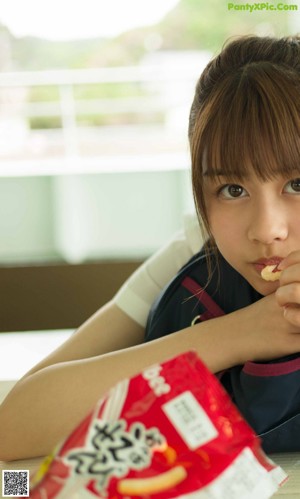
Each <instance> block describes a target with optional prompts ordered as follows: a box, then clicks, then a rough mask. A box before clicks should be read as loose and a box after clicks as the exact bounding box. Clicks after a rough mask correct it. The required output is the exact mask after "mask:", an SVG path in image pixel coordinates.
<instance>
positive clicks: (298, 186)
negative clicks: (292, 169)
mask: <svg viewBox="0 0 300 499" xmlns="http://www.w3.org/2000/svg"><path fill="white" fill-rule="evenodd" d="M284 190H285V191H286V192H288V193H291V194H298V193H299V194H300V178H294V179H293V180H290V181H289V182H288V183H287V184H286V185H285V188H284Z"/></svg>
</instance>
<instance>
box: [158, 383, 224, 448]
mask: <svg viewBox="0 0 300 499" xmlns="http://www.w3.org/2000/svg"><path fill="white" fill-rule="evenodd" d="M162 409H163V411H164V413H165V414H166V416H167V417H168V418H169V420H170V421H171V422H172V424H173V426H174V427H175V428H176V430H177V431H178V433H179V435H180V436H181V438H182V439H183V440H184V441H185V443H186V444H187V445H188V447H189V448H190V449H192V450H194V449H197V447H201V445H204V444H206V443H207V442H210V440H213V439H214V438H216V437H217V436H218V431H217V429H216V427H215V426H214V424H213V423H212V421H211V420H210V419H209V417H208V415H207V414H206V412H205V411H204V409H203V408H202V407H201V405H200V404H199V402H198V401H197V399H196V398H195V397H194V395H193V394H192V392H189V391H186V392H184V393H181V394H180V395H178V396H177V397H175V398H173V399H172V400H170V401H169V402H167V403H166V404H164V405H163V406H162Z"/></svg>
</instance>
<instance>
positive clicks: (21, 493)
mask: <svg viewBox="0 0 300 499" xmlns="http://www.w3.org/2000/svg"><path fill="white" fill-rule="evenodd" d="M2 496H3V497H29V470H2Z"/></svg>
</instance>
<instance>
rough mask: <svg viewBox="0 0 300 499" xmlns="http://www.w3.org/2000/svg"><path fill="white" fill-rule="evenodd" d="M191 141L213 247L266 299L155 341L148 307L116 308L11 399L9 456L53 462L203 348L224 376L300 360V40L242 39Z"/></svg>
mask: <svg viewBox="0 0 300 499" xmlns="http://www.w3.org/2000/svg"><path fill="white" fill-rule="evenodd" d="M189 136H190V145H191V156H192V174H193V187H194V194H195V202H196V207H197V210H198V214H199V219H200V221H201V223H202V224H203V228H204V237H205V238H206V240H207V245H206V246H207V247H208V248H213V249H215V250H216V252H219V253H220V254H221V255H222V257H223V258H224V259H225V260H226V261H227V263H228V265H230V266H231V267H232V269H233V270H234V271H236V272H237V273H238V274H239V275H240V276H241V277H242V278H244V279H245V280H246V281H247V282H248V284H249V286H250V287H251V288H252V289H253V290H254V292H255V293H259V294H260V295H261V297H260V299H258V300H256V301H254V302H253V303H251V304H249V305H247V306H245V307H243V308H240V309H238V310H234V307H233V310H234V311H230V310H229V311H228V313H227V314H226V315H224V316H222V317H218V318H215V319H211V320H208V321H206V322H202V323H198V324H196V325H194V326H193V327H187V328H184V329H182V330H180V331H177V332H174V333H173V334H170V335H168V336H163V337H161V338H159V339H156V340H154V341H151V342H148V343H144V322H143V321H144V318H145V315H147V314H145V310H147V306H148V305H147V306H146V308H144V312H143V314H142V316H143V317H142V318H139V317H138V315H136V316H135V315H134V313H133V312H132V307H131V306H129V305H128V308H127V309H126V307H127V305H126V300H125V301H124V300H123V301H122V300H120V301H119V304H120V306H119V305H117V304H116V302H111V303H109V304H108V305H107V306H106V307H104V308H103V309H102V310H100V311H99V312H97V314H95V316H93V317H92V318H91V319H90V320H89V321H88V322H87V323H86V324H84V325H83V326H82V327H81V328H80V329H79V330H78V331H77V333H76V334H75V335H74V336H72V337H71V338H70V339H69V340H68V341H67V342H66V343H65V344H64V345H62V346H61V347H60V348H59V349H58V350H57V351H55V352H54V353H53V354H51V355H50V356H49V357H48V358H46V359H45V360H44V361H43V362H41V363H40V364H39V365H38V366H36V367H35V368H33V369H32V370H31V371H30V372H29V373H28V374H27V375H26V376H24V377H23V378H22V379H21V380H20V381H19V382H18V383H17V385H16V386H15V388H14V389H13V390H12V391H11V393H10V394H9V395H8V397H7V398H6V400H5V401H4V402H3V404H2V406H1V408H0V459H2V460H11V459H20V458H25V457H33V456H40V455H45V454H47V453H49V452H50V451H51V450H52V448H53V447H54V446H55V444H56V443H57V442H58V441H60V440H61V439H62V438H64V437H65V436H66V435H67V434H68V433H69V432H70V431H71V430H72V429H73V427H74V426H76V425H77V424H78V423H79V422H80V420H81V419H82V418H83V417H84V416H85V415H86V414H87V412H88V411H89V410H90V409H91V408H92V407H93V405H94V404H95V403H96V401H97V400H98V398H99V397H100V396H101V395H103V394H104V393H105V392H106V390H107V389H108V388H109V387H110V386H111V385H112V384H114V383H115V382H117V381H118V380H120V379H121V378H123V377H126V376H131V375H133V374H135V373H137V372H139V371H140V370H142V369H143V368H144V367H145V366H147V365H150V364H152V363H154V362H159V361H162V360H163V359H166V358H168V357H171V356H174V355H177V354H179V353H181V352H183V351H186V350H189V349H195V350H196V351H197V352H198V354H199V355H200V357H202V359H203V360H204V362H205V363H206V364H207V365H208V367H209V368H210V369H211V370H212V372H219V371H221V370H223V369H226V368H229V367H232V366H236V365H240V364H244V363H245V362H246V361H248V360H253V361H260V360H267V359H276V358H278V357H282V356H285V355H289V354H294V353H297V352H300V334H299V333H300V307H299V305H300V224H299V213H300V39H299V38H297V37H294V38H284V39H273V38H260V37H242V38H239V39H237V40H235V41H233V42H231V43H229V44H228V45H227V46H225V48H224V49H223V50H222V52H221V53H220V54H219V56H217V57H216V58H215V59H213V60H212V61H211V62H210V63H209V64H208V66H207V68H206V69H205V71H204V73H203V74H202V76H201V77H200V79H199V82H198V84H197V88H196V93H195V98H194V102H193V105H192V108H191V115H190V129H189ZM193 252H194V251H192V253H193ZM175 253H176V251H175ZM166 255H167V256H166ZM186 256H187V258H188V255H186ZM165 257H166V258H165V260H164V258H163V257H162V260H161V262H160V265H161V268H163V267H164V264H163V262H164V261H166V260H167V259H169V258H170V253H168V252H167V253H166V254H165ZM274 261H276V263H280V267H281V269H283V271H282V274H281V277H280V281H277V282H265V281H264V280H263V279H262V278H261V275H260V271H261V269H262V268H263V267H264V266H266V265H267V264H268V263H272V262H274ZM181 263H184V262H181ZM208 264H209V262H208ZM149 268H151V271H152V270H153V271H154V270H155V268H156V259H154V260H153V261H152V263H151V265H150V267H149ZM155 271H156V275H158V276H159V274H160V272H159V270H158V267H157V268H156V270H155ZM143 272H144V271H143ZM146 273H147V270H146ZM140 276H141V274H140V273H139V272H138V273H137V274H136V276H135V277H134V278H133V280H132V281H131V284H130V286H129V288H130V290H133V291H134V293H133V294H132V295H131V303H132V300H133V301H134V300H135V299H136V303H137V305H136V310H139V309H140V307H142V306H143V305H142V302H143V304H145V303H146V302H147V300H148V301H149V297H148V298H146V299H144V298H143V299H142V300H141V301H139V299H138V297H137V298H135V296H136V294H137V290H138V289H140V290H141V296H142V293H143V292H144V290H143V289H141V287H142V283H143V280H141V281H140V283H139V279H140ZM145 282H147V281H145ZM135 283H136V286H135ZM162 284H163V283H159V284H158V285H157V286H156V287H155V286H154V288H155V291H154V290H153V289H152V291H151V292H150V294H149V296H150V295H151V296H152V297H151V299H150V301H151V300H153V298H154V296H153V295H155V294H156V292H157V291H158V289H159V287H160V286H161V285H162ZM232 285H233V283H231V282H228V283H226V286H227V289H228V292H229V293H230V291H231V286H232ZM139 286H140V288H139ZM129 295H130V293H129ZM143 296H144V297H145V293H144V295H143ZM118 299H119V298H118ZM129 301H130V299H129Z"/></svg>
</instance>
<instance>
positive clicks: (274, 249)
mask: <svg viewBox="0 0 300 499" xmlns="http://www.w3.org/2000/svg"><path fill="white" fill-rule="evenodd" d="M204 187H205V202H206V206H207V212H208V218H209V225H210V228H211V232H212V235H213V236H214V239H215V241H216V244H217V246H218V248H219V251H220V252H221V254H222V255H223V256H224V258H225V259H226V260H227V261H228V263H229V264H230V265H231V266H232V267H233V268H234V269H236V270H237V271H238V272H239V273H240V274H241V275H242V276H243V277H244V278H245V279H247V281H248V282H249V283H250V284H251V285H252V286H253V287H254V288H255V289H256V290H257V291H258V292H259V293H261V294H262V295H268V294H270V293H272V292H274V291H275V290H276V289H277V287H278V285H279V284H278V281H277V282H266V281H264V280H263V279H262V277H261V275H260V273H261V270H262V269H263V268H264V266H266V265H272V264H275V263H278V262H279V261H280V260H282V259H283V258H284V257H286V256H287V255H288V254H289V253H290V252H291V251H294V250H298V249H300V175H299V173H297V172H295V175H294V176H292V177H290V176H289V177H283V176H282V175H278V176H277V177H275V178H274V180H271V181H265V182H263V181H262V180H260V179H259V178H258V177H257V176H256V175H255V174H254V173H252V174H250V175H249V177H247V178H245V179H244V180H243V181H242V182H241V181H236V182H235V181H234V182H233V181H232V179H231V180H230V182H229V180H228V178H226V177H224V176H222V175H219V176H217V177H216V178H214V179H212V178H210V177H209V176H205V177H204Z"/></svg>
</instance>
